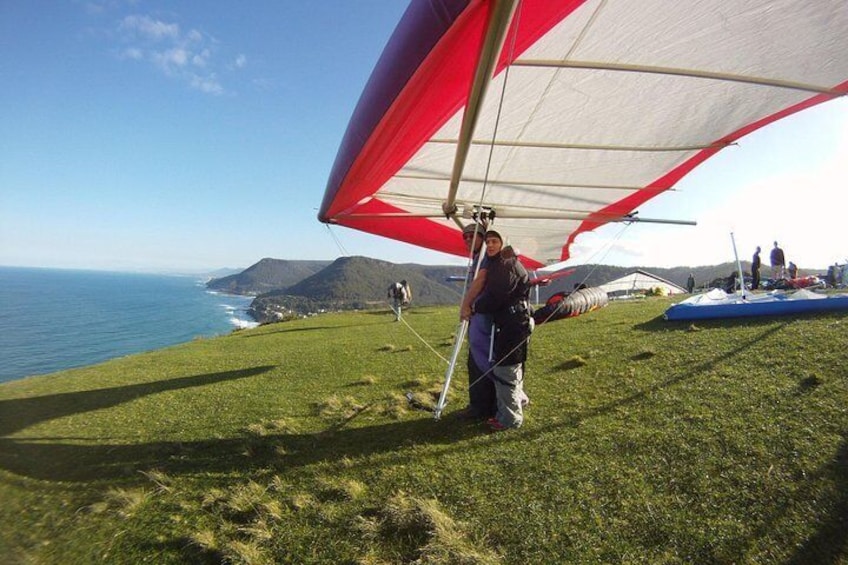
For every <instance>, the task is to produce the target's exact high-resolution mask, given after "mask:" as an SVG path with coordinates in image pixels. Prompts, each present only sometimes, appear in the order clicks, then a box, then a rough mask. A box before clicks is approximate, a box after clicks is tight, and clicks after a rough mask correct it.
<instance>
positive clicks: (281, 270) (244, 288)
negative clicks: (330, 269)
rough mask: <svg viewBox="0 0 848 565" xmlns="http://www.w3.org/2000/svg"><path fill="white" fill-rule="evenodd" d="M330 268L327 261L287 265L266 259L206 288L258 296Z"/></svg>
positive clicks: (280, 260)
mask: <svg viewBox="0 0 848 565" xmlns="http://www.w3.org/2000/svg"><path fill="white" fill-rule="evenodd" d="M329 264H330V261H286V260H282V259H268V258H266V259H262V260H261V261H259V262H258V263H256V264H254V265H252V266H250V267H248V268H247V269H245V270H244V271H242V272H240V273H237V274H234V275H230V276H226V277H221V278H216V279H212V280H210V281H209V282H208V283H206V288H209V289H211V290H217V291H220V292H226V293H228V294H243V295H246V296H258V295H260V294H262V293H265V292H270V291H272V290H278V289H281V288H287V287H289V286H291V285H293V284H297V283H298V282H300V281H302V280H303V279H305V278H306V277H309V276H311V275H314V274H315V273H317V272H319V271H320V270H321V269H323V268H324V267H326V266H327V265H329Z"/></svg>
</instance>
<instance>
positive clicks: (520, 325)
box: [471, 230, 533, 431]
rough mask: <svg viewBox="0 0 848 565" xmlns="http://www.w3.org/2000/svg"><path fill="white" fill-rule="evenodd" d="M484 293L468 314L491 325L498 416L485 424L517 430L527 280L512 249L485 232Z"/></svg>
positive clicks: (526, 324)
mask: <svg viewBox="0 0 848 565" xmlns="http://www.w3.org/2000/svg"><path fill="white" fill-rule="evenodd" d="M486 257H487V261H488V264H487V267H486V280H485V290H484V291H483V292H482V293H481V294H480V296H479V297H478V298H477V299H476V300H475V301H474V302H473V304H472V307H471V311H472V314H474V315H476V314H477V313H478V312H479V313H483V314H489V315H491V316H492V319H493V321H494V327H495V330H494V331H495V333H494V343H493V361H494V366H493V367H492V371H491V375H492V379H493V380H494V384H495V393H496V399H497V413H496V414H495V416H494V417H493V418H490V419H489V420H487V422H486V423H487V424H488V425H489V427H490V428H491V429H492V430H494V431H502V430H506V429H509V428H517V427H520V426H521V424H522V423H523V422H524V411H523V404H524V401H525V399H526V395H525V394H524V362H525V361H526V360H527V348H528V342H529V339H530V333H531V332H532V329H533V326H532V322H531V314H532V312H531V310H530V303H529V298H530V277H529V276H528V274H527V270H526V269H525V268H524V266H523V265H522V264H521V262H520V261H519V260H518V257H516V255H515V253H514V252H513V251H512V248H511V247H507V248H505V249H504V247H503V238H502V237H501V235H500V234H499V233H498V232H496V231H494V230H489V231H487V232H486Z"/></svg>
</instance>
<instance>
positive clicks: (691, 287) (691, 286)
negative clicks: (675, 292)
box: [686, 273, 695, 294]
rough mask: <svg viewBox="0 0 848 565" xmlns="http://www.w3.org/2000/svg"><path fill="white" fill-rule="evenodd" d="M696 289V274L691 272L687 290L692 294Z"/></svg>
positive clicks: (687, 280)
mask: <svg viewBox="0 0 848 565" xmlns="http://www.w3.org/2000/svg"><path fill="white" fill-rule="evenodd" d="M694 291H695V275H694V274H693V273H689V278H688V279H686V292H688V293H689V294H692V293H693V292H694Z"/></svg>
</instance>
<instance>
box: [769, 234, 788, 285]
mask: <svg viewBox="0 0 848 565" xmlns="http://www.w3.org/2000/svg"><path fill="white" fill-rule="evenodd" d="M769 259H771V278H772V279H774V280H778V279H782V278H783V277H784V276H785V274H784V270H785V269H786V258H785V257H784V255H783V249H781V248H780V247H779V246H778V245H777V242H776V241H775V242H774V248H773V249H772V250H771V255H770V256H769Z"/></svg>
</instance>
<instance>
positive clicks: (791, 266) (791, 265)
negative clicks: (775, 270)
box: [786, 261, 798, 279]
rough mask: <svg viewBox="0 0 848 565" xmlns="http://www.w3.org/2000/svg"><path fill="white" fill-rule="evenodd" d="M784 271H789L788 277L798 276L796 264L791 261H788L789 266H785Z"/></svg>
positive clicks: (795, 277)
mask: <svg viewBox="0 0 848 565" xmlns="http://www.w3.org/2000/svg"><path fill="white" fill-rule="evenodd" d="M786 271H787V272H788V273H789V278H790V279H797V278H798V265H796V264H795V263H793V262H792V261H789V266H788V267H787V268H786Z"/></svg>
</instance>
